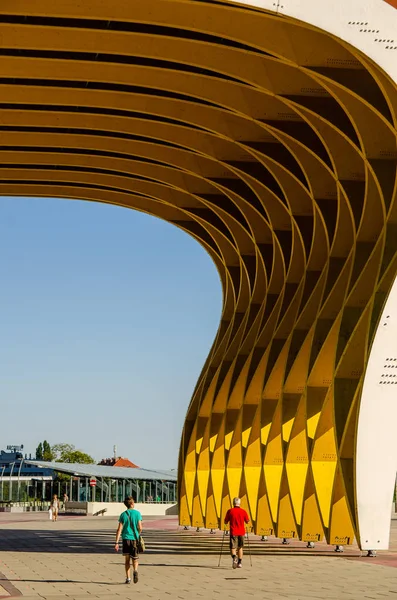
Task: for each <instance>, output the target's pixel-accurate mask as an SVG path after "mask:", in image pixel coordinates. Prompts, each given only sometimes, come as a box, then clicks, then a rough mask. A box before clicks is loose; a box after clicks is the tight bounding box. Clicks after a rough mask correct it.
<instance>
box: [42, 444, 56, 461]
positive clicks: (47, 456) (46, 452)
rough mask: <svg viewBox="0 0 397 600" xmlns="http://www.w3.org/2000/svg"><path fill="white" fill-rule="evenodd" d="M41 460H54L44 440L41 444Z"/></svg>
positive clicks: (48, 445) (49, 447)
mask: <svg viewBox="0 0 397 600" xmlns="http://www.w3.org/2000/svg"><path fill="white" fill-rule="evenodd" d="M43 460H48V461H52V460H54V453H53V452H52V450H51V446H50V444H49V443H48V442H47V440H44V442H43Z"/></svg>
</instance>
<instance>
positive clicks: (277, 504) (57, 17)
mask: <svg viewBox="0 0 397 600" xmlns="http://www.w3.org/2000/svg"><path fill="white" fill-rule="evenodd" d="M396 25H397V11H395V9H394V8H393V7H392V6H391V5H389V4H388V3H386V2H383V0H371V1H367V2H365V3H364V4H363V3H362V2H359V1H358V0H349V1H348V2H343V3H342V2H341V1H337V2H333V6H332V12H331V10H329V11H328V10H324V6H323V5H321V3H318V2H314V1H309V0H294V1H292V0H291V1H290V2H288V6H287V3H284V5H282V4H281V3H280V2H277V3H274V2H259V1H257V2H255V1H254V0H250V2H249V3H248V2H240V3H239V4H237V3H234V2H205V1H204V2H196V1H194V0H142V1H139V2H134V3H131V2H130V1H127V0H113V1H112V2H94V1H91V2H84V3H81V2H77V1H76V0H57V2H56V3H54V2H50V1H49V0H38V1H37V2H35V3H34V4H32V3H31V2H30V1H29V0H18V1H17V2H16V1H15V0H12V1H11V0H5V1H4V2H2V4H1V6H0V40H1V49H0V111H1V112H0V114H1V122H0V136H1V142H0V193H1V194H3V195H18V196H22V195H23V196H50V197H63V198H78V199H84V200H91V201H98V202H106V203H109V204H116V205H120V206H125V207H129V208H133V209H137V210H141V211H144V212H147V213H150V214H152V215H155V216H158V217H160V218H163V219H166V220H167V221H169V222H171V223H174V224H175V225H177V226H178V227H180V228H182V229H184V230H185V231H187V232H189V233H190V234H191V235H192V236H194V237H195V238H196V239H197V240H198V241H199V242H200V243H201V244H202V245H203V246H204V247H205V248H206V249H207V251H208V252H209V254H210V255H211V257H212V258H213V260H214V262H215V264H216V266H217V268H218V271H219V274H220V277H221V281H222V285H223V291H224V303H223V314H222V320H221V324H220V327H219V331H218V333H217V337H216V339H215V342H214V345H213V347H212V350H211V352H210V355H209V357H208V359H207V362H206V365H205V367H204V369H203V372H202V374H201V377H200V379H199V382H198V384H197V386H196V389H195V392H194V394H193V398H192V401H191V404H190V406H189V409H188V413H187V417H186V423H185V427H184V431H183V436H182V444H181V452H180V464H179V493H180V521H181V523H183V524H193V525H195V526H207V527H218V526H219V524H220V522H221V518H222V516H223V514H224V512H225V510H226V508H228V507H229V504H230V498H231V497H233V496H236V495H240V496H241V497H242V503H243V505H244V506H245V507H246V508H247V509H248V510H249V511H250V515H251V518H252V521H253V524H254V528H255V531H256V532H257V533H259V534H269V533H274V534H275V535H278V536H280V537H283V538H284V537H297V538H300V539H305V540H307V541H314V540H317V539H322V537H324V536H325V537H326V539H327V540H328V541H329V542H330V543H334V544H339V545H340V544H343V543H352V541H353V539H354V537H356V538H357V539H358V541H359V543H360V545H361V547H362V548H369V549H377V548H384V547H387V545H388V531H389V521H390V507H391V501H392V487H393V482H394V476H395V471H396V462H397V461H396V458H395V452H394V449H393V436H394V431H392V423H393V422H395V417H396V416H397V414H396V412H397V409H396V408H395V407H394V405H393V395H394V389H395V388H394V387H393V384H394V383H396V384H397V379H396V381H394V380H393V377H392V375H394V372H393V371H392V370H391V369H392V368H394V365H393V361H394V358H393V350H394V348H393V345H394V339H396V335H397V325H396V317H395V308H393V307H394V306H395V305H396V304H395V301H393V297H394V294H395V295H397V292H395V291H394V290H393V293H392V294H391V295H390V296H389V301H388V303H387V304H385V302H386V299H387V297H388V295H389V292H390V290H391V289H392V286H393V282H394V279H395V274H396V266H397V254H396V253H397V204H396V201H395V199H396V161H397V149H396V123H397V88H396V83H395V81H396V80H397V61H396V59H395V57H396V56H397V38H396V40H394V39H393V36H392V30H393V29H394V30H396ZM382 311H383V312H382ZM379 321H380V322H381V324H382V325H381V328H380V329H381V330H380V331H379V332H378V334H377V337H376V339H375V341H374V338H375V332H376V329H377V324H378V323H379ZM380 336H381V337H380ZM371 348H372V353H371V356H370V351H371ZM391 359H393V360H392V361H391ZM368 365H369V366H368ZM396 365H397V363H396ZM396 375H397V371H396ZM385 381H386V383H384V382H385ZM363 389H364V393H363ZM396 389H397V388H396ZM373 443H375V444H376V454H375V452H373V451H372V444H373ZM374 482H376V485H373V483H374Z"/></svg>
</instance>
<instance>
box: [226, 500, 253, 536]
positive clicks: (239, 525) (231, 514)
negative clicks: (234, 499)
mask: <svg viewBox="0 0 397 600" xmlns="http://www.w3.org/2000/svg"><path fill="white" fill-rule="evenodd" d="M225 523H230V535H245V523H249V516H248V515H247V513H246V511H245V510H244V509H243V508H241V507H240V506H235V507H234V508H229V510H228V511H227V513H226V517H225Z"/></svg>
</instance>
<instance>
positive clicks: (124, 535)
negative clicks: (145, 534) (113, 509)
mask: <svg viewBox="0 0 397 600" xmlns="http://www.w3.org/2000/svg"><path fill="white" fill-rule="evenodd" d="M139 521H142V515H141V513H140V512H139V510H135V508H129V509H128V510H125V511H124V512H123V513H121V515H120V517H119V523H122V524H123V530H122V532H121V539H123V540H136V539H138V538H137V536H139V529H138V523H139ZM131 525H132V527H131Z"/></svg>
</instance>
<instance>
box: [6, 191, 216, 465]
mask: <svg viewBox="0 0 397 600" xmlns="http://www.w3.org/2000/svg"><path fill="white" fill-rule="evenodd" d="M0 256H1V260H0V277H1V281H2V295H1V304H0V307H1V308H0V315H1V344H0V410H1V423H2V426H1V429H0V448H5V447H6V446H7V444H22V443H23V444H25V450H26V451H27V452H32V453H33V452H34V450H35V448H36V446H37V443H38V442H39V441H41V440H43V439H44V438H46V439H47V440H48V441H49V442H50V444H54V443H58V442H68V443H72V444H75V446H76V447H77V448H79V449H81V450H83V451H85V452H88V453H90V454H92V455H93V456H94V457H95V459H96V460H99V459H101V458H104V457H108V456H111V455H112V449H113V445H114V444H117V449H118V454H119V455H121V456H127V457H129V458H130V459H131V460H133V461H134V462H136V463H137V464H138V465H140V466H144V467H149V468H150V467H152V468H153V467H158V468H164V469H166V468H174V467H176V466H177V455H178V448H179V440H180V433H181V428H182V425H183V421H184V417H185V413H186V409H187V406H188V403H189V400H190V397H191V393H192V391H193V388H194V385H195V383H196V381H197V378H198V376H199V373H200V371H201V367H202V365H203V363H204V361H205V358H206V356H207V354H208V351H209V349H210V346H211V344H212V341H213V339H214V337H215V334H216V330H217V327H218V323H219V319H220V313H221V303H222V292H221V285H220V280H219V276H218V273H217V271H216V269H215V266H214V264H213V263H212V261H211V259H210V257H209V256H208V255H207V254H206V252H205V250H204V249H203V248H202V247H201V246H200V245H199V244H198V243H197V242H196V241H195V240H194V239H193V238H191V237H190V236H188V235H187V234H185V233H184V232H183V231H181V230H179V229H177V228H176V227H174V226H172V225H170V224H168V223H166V222H163V221H161V220H159V219H155V218H153V217H150V216H148V215H144V214H141V213H138V212H136V211H131V210H127V209H123V208H119V207H114V206H108V205H104V204H97V203H89V202H81V201H76V200H73V201H70V200H59V199H52V198H7V197H0ZM5 423H6V424H7V425H6V426H4V424H5Z"/></svg>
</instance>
